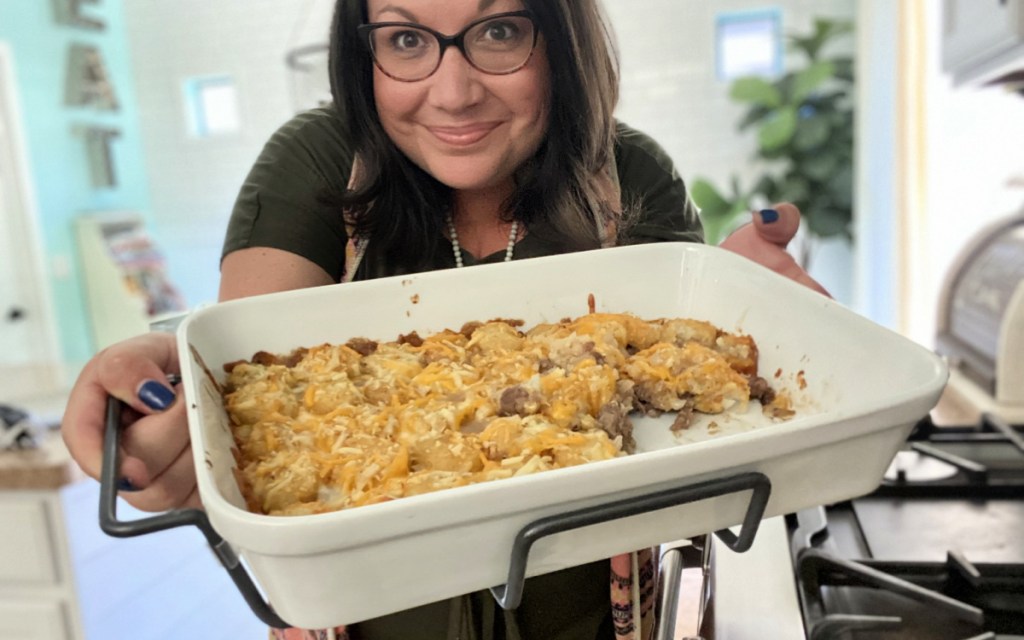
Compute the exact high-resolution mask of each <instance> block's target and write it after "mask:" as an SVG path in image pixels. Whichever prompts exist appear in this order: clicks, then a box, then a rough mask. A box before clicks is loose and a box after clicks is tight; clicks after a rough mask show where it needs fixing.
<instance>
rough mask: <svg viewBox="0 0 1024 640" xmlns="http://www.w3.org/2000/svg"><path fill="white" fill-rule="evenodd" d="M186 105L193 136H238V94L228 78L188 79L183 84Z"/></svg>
mask: <svg viewBox="0 0 1024 640" xmlns="http://www.w3.org/2000/svg"><path fill="white" fill-rule="evenodd" d="M185 104H186V109H187V110H188V118H189V124H190V129H191V132H192V135H193V136H195V137H197V138H213V137H216V136H223V135H230V134H233V133H238V132H239V131H240V130H241V128H242V120H241V116H240V115H239V112H238V91H237V90H236V89H235V81H234V79H233V78H231V77H230V76H217V77H205V78H190V79H188V80H186V81H185Z"/></svg>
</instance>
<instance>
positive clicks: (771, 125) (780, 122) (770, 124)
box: [758, 107, 797, 151]
mask: <svg viewBox="0 0 1024 640" xmlns="http://www.w3.org/2000/svg"><path fill="white" fill-rule="evenodd" d="M796 123H797V114H796V109H795V108H793V107H783V108H781V109H779V110H778V111H777V112H776V113H775V116H774V117H772V118H771V119H769V120H767V121H766V122H765V123H764V124H762V125H761V130H760V131H759V132H758V141H759V142H760V144H761V146H762V147H763V148H764V149H766V150H769V151H770V150H774V149H778V148H779V147H782V146H784V145H785V144H786V143H788V142H789V141H790V140H791V139H792V138H793V134H794V133H795V132H796Z"/></svg>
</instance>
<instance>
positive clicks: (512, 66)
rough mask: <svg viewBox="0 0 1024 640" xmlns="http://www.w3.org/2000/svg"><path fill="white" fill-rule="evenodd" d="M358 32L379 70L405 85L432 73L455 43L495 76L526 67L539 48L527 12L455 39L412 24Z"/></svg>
mask: <svg viewBox="0 0 1024 640" xmlns="http://www.w3.org/2000/svg"><path fill="white" fill-rule="evenodd" d="M357 29H358V32H359V35H360V37H361V38H362V39H363V41H364V42H365V44H366V46H368V47H369V48H370V53H371V54H372V55H373V60H374V62H375V63H376V64H377V68H379V69H380V70H381V71H383V72H384V74H385V75H387V76H388V77H390V78H393V79H395V80H399V81H402V82H416V81H417V80H423V79H425V78H428V77H430V76H431V75H433V73H434V72H435V71H437V68H438V67H440V66H441V59H442V58H443V57H444V52H445V51H446V50H447V49H448V47H450V46H453V45H454V46H455V47H456V48H458V50H459V51H461V52H462V55H463V56H464V57H465V58H466V60H468V61H469V64H471V65H473V67H474V68H476V69H478V70H480V71H483V72H484V73H489V74H493V75H504V74H509V73H513V72H515V71H518V70H520V69H522V68H523V67H524V66H525V65H526V63H527V62H529V60H530V56H531V55H532V54H533V50H534V48H535V47H536V46H537V29H536V27H535V25H534V23H533V18H532V17H531V16H530V12H529V11H513V12H509V13H498V14H495V15H492V16H487V17H486V18H481V19H480V20H477V21H475V22H472V23H470V24H469V25H467V26H466V28H465V29H463V30H462V31H460V32H458V33H456V34H455V35H453V36H446V35H444V34H443V33H438V32H437V31H434V30H433V29H430V28H428V27H424V26H423V25H420V24H416V23H414V22H375V23H371V24H363V25H359V27H358V28H357Z"/></svg>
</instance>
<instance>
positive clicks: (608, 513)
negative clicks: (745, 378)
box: [491, 471, 772, 609]
mask: <svg viewBox="0 0 1024 640" xmlns="http://www.w3.org/2000/svg"><path fill="white" fill-rule="evenodd" d="M771 490H772V483H771V480H769V479H768V476H766V475H764V474H763V473H760V472H756V471H752V472H748V473H741V474H737V475H733V476H728V477H725V478H717V479H714V480H707V481H705V482H699V483H696V484H693V483H687V484H682V485H679V486H675V487H670V488H667V489H666V488H662V489H658V490H656V491H653V492H651V493H646V494H643V495H640V496H635V497H630V498H625V499H622V500H616V501H614V502H608V503H604V504H598V505H593V506H590V507H584V508H582V509H577V510H575V511H570V512H568V513H559V514H556V515H552V516H547V517H545V518H540V519H539V520H536V521H534V522H532V523H530V524H528V525H526V526H525V527H523V528H522V529H520V530H519V533H518V534H517V535H516V538H515V541H514V542H513V544H512V557H511V562H510V564H509V569H508V581H507V582H506V583H505V584H504V585H501V586H498V587H492V588H491V593H492V594H493V595H494V599H495V600H497V601H498V604H499V605H500V606H501V608H502V609H515V608H516V607H518V606H519V603H520V602H521V601H522V597H523V587H524V584H525V582H526V563H527V560H528V559H529V555H530V548H531V547H532V546H533V543H535V542H537V541H538V540H540V539H541V538H544V537H546V536H550V535H554V534H556V533H562V532H565V531H571V530H573V529H580V528H582V527H588V526H590V525H594V524H601V523H603V522H609V521H611V520H618V519H620V518H628V517H630V516H635V515H640V514H642V513H648V512H651V511H658V510H659V509H666V508H668V507H676V506H680V505H683V504H687V503H690V502H697V501H700V500H705V499H708V498H717V497H719V496H724V495H728V494H730V493H738V492H740V491H751V495H750V503H749V504H748V505H747V512H746V515H745V516H744V518H743V528H742V530H741V531H740V535H738V536H737V535H736V534H734V533H733V532H732V531H730V530H728V529H723V530H721V531H716V532H715V535H717V536H718V537H719V538H720V539H721V540H722V542H724V543H725V545H726V546H728V547H729V548H730V549H732V550H733V551H735V552H737V553H742V552H744V551H746V550H748V549H750V545H752V544H753V543H754V536H755V535H756V534H757V527H758V525H759V524H760V523H761V518H762V517H763V516H764V510H765V507H766V506H767V505H768V498H769V496H770V495H771Z"/></svg>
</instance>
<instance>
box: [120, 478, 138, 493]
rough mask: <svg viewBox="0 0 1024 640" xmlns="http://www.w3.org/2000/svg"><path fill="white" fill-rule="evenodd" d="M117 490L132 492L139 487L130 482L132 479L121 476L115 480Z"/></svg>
mask: <svg viewBox="0 0 1024 640" xmlns="http://www.w3.org/2000/svg"><path fill="white" fill-rule="evenodd" d="M117 490H118V491H124V492H126V493H134V492H136V491H138V490H139V488H138V487H136V486H135V485H134V484H132V481H131V480H129V479H128V478H121V479H120V480H118V481H117Z"/></svg>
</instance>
